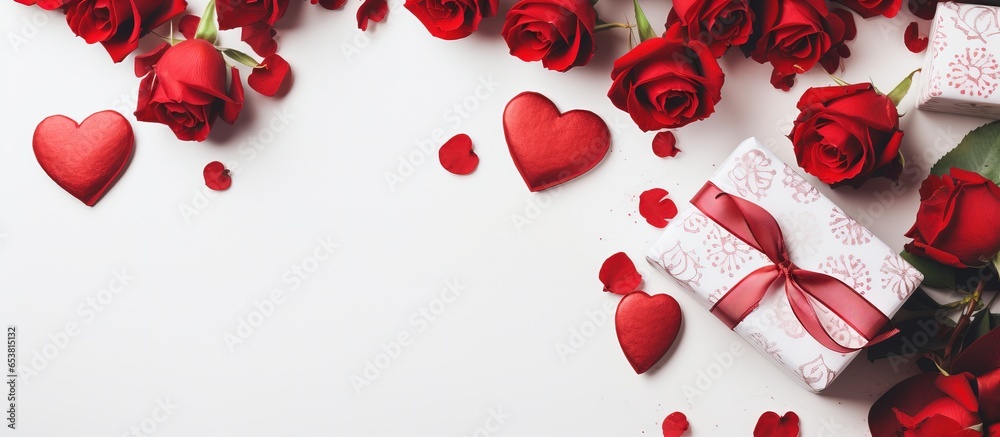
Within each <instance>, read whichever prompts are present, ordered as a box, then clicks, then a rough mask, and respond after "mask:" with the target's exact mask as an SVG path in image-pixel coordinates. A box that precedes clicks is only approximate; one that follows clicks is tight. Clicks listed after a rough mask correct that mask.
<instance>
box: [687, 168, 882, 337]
mask: <svg viewBox="0 0 1000 437" xmlns="http://www.w3.org/2000/svg"><path fill="white" fill-rule="evenodd" d="M691 203H692V204H693V205H694V206H695V207H696V208H698V209H699V210H701V212H703V213H704V214H705V215H706V216H708V218H710V219H712V221H714V222H716V223H718V224H719V225H720V226H722V227H723V228H725V229H726V230H727V231H729V232H730V233H731V234H733V235H735V236H736V237H737V238H739V239H740V240H743V242H744V243H746V244H748V245H750V246H751V247H753V248H754V249H757V250H758V251H760V252H761V253H763V254H764V255H765V256H767V258H768V259H769V260H771V262H772V264H771V265H767V266H764V267H761V268H759V269H757V270H754V271H753V272H750V274H748V275H747V276H746V277H745V278H743V279H741V280H740V281H739V282H738V283H736V285H734V286H733V288H732V289H731V290H730V291H729V292H728V293H726V294H725V295H724V296H722V298H721V299H719V301H718V302H716V303H715V305H714V306H713V307H712V309H711V311H712V314H715V315H716V317H718V318H719V319H720V320H722V322H723V323H725V324H726V326H729V328H730V329H734V328H736V326H737V325H739V324H740V322H742V321H743V319H745V318H746V317H747V316H748V315H749V314H750V313H751V312H753V311H754V310H755V309H757V306H758V305H760V302H761V300H763V299H764V295H766V294H767V291H768V290H769V289H770V288H771V286H772V285H773V284H774V283H775V282H777V281H783V282H784V285H785V287H784V288H785V296H787V297H788V302H789V304H790V305H791V307H792V312H793V313H794V314H795V317H796V318H797V319H799V322H801V323H802V326H803V327H804V328H805V330H806V332H808V333H809V335H811V336H812V337H813V338H815V339H816V340H817V341H818V342H819V343H820V344H822V345H823V346H825V347H826V348H828V349H830V350H832V351H836V352H840V353H850V352H855V351H857V350H859V349H860V348H852V347H847V346H844V345H842V344H840V343H838V342H837V341H836V340H834V339H833V337H832V336H831V335H830V333H829V332H827V330H826V329H825V328H824V327H823V322H822V321H820V318H819V315H817V314H816V309H815V308H814V307H813V303H812V302H811V301H810V298H812V299H815V300H816V301H817V302H819V303H820V304H822V305H823V306H825V307H826V308H828V309H830V311H832V312H833V313H834V314H835V315H836V316H837V317H839V318H841V319H842V320H844V322H846V323H847V324H848V325H849V326H850V327H851V328H853V329H854V330H855V331H857V332H858V334H861V336H862V337H864V339H865V340H866V341H867V344H865V346H862V347H866V346H869V345H872V344H875V343H878V342H880V341H883V340H885V339H887V338H889V337H892V336H893V335H895V334H896V333H897V332H898V330H896V329H891V330H889V331H885V332H883V328H885V327H886V325H888V324H889V318H888V317H886V316H885V314H882V311H879V309H878V308H876V307H875V306H874V305H872V304H871V302H868V300H867V299H865V298H864V297H863V296H861V295H860V294H859V293H858V292H857V291H855V290H854V289H853V288H851V287H850V286H848V285H847V284H845V283H843V282H841V281H840V280H839V279H837V278H834V277H832V276H829V275H826V274H823V273H817V272H812V271H809V270H804V269H801V268H799V267H798V266H796V265H795V264H793V263H792V261H791V260H790V259H789V256H788V251H787V250H786V249H785V239H784V237H783V236H782V235H781V228H779V227H778V222H776V221H775V220H774V217H773V216H771V214H770V213H768V212H767V211H765V210H764V208H761V207H760V206H758V205H756V204H754V203H753V202H750V201H748V200H745V199H743V198H740V197H736V196H733V195H730V194H729V193H726V192H724V191H722V190H720V189H719V187H717V186H715V184H713V183H712V182H711V181H709V182H708V183H706V184H705V186H704V187H702V189H701V191H699V192H698V194H696V195H695V196H694V199H692V200H691Z"/></svg>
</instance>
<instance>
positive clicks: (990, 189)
mask: <svg viewBox="0 0 1000 437" xmlns="http://www.w3.org/2000/svg"><path fill="white" fill-rule="evenodd" d="M906 236H907V237H908V238H912V239H913V242H911V243H908V244H907V245H906V247H905V249H906V251H907V252H910V253H912V254H914V255H917V256H921V257H924V258H930V259H932V260H934V261H937V262H939V263H942V264H947V265H949V266H954V267H959V268H965V267H978V266H982V265H984V264H986V263H987V262H989V260H990V259H992V258H993V257H995V256H996V255H997V253H998V252H1000V187H997V184H995V183H993V181H991V180H989V179H986V178H984V177H982V176H980V175H979V174H977V173H973V172H970V171H966V170H962V169H958V168H952V169H951V174H948V175H944V176H936V175H930V176H928V177H927V179H926V180H925V181H924V183H923V185H921V187H920V208H919V209H918V210H917V221H916V223H914V224H913V227H912V228H910V230H909V232H907V233H906Z"/></svg>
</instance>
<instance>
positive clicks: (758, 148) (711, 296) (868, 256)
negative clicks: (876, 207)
mask: <svg viewBox="0 0 1000 437" xmlns="http://www.w3.org/2000/svg"><path fill="white" fill-rule="evenodd" d="M709 181H710V182H712V183H714V184H715V185H716V186H717V187H718V188H719V189H721V190H722V191H724V192H726V193H729V194H730V195H732V196H734V197H737V198H742V199H745V200H747V201H750V202H753V203H754V204H756V205H758V206H760V207H761V208H763V209H764V210H766V211H767V212H768V213H770V214H771V215H772V216H773V217H774V218H775V220H776V221H777V224H778V227H779V228H780V229H781V233H782V235H783V238H784V240H785V244H786V247H787V252H788V256H789V259H790V260H791V261H792V262H793V263H794V265H795V266H798V267H799V268H802V269H805V270H811V271H813V272H819V273H823V274H826V275H828V276H831V277H833V278H836V279H838V280H840V281H841V282H843V283H844V284H846V285H847V286H849V287H850V288H853V289H854V290H855V291H856V292H857V293H858V294H860V295H861V297H862V298H863V299H864V300H867V301H868V302H869V303H870V304H871V305H872V306H874V307H875V308H877V309H878V311H880V312H881V313H882V314H884V315H885V316H886V317H889V318H891V317H892V315H893V314H895V313H896V311H898V310H899V308H900V307H901V306H902V305H903V302H904V301H905V300H906V298H907V297H909V296H910V294H911V293H912V292H913V290H914V289H916V287H917V286H918V285H919V284H920V282H921V281H922V280H923V276H922V275H921V274H920V272H918V271H917V270H916V269H914V268H913V267H912V266H911V265H910V264H908V263H907V262H906V261H904V260H903V259H902V258H901V257H900V256H899V255H898V254H897V253H896V252H895V251H893V250H892V249H890V248H889V246H887V245H886V244H885V243H883V242H882V241H880V240H879V239H878V238H876V237H875V236H874V235H872V233H871V232H870V231H868V230H867V229H865V228H864V226H862V225H861V224H860V223H858V222H856V221H855V220H854V219H852V218H851V217H849V216H848V215H847V214H845V213H844V211H843V210H841V209H840V208H838V207H837V206H836V205H834V204H833V202H831V201H830V200H829V199H827V198H826V197H825V196H823V195H822V194H821V193H820V192H819V191H818V190H816V188H815V187H813V186H812V185H810V184H809V183H808V182H807V181H806V180H805V179H803V178H802V176H800V175H799V174H798V173H797V172H796V171H795V170H793V169H792V168H790V167H789V166H787V165H785V164H784V163H783V162H782V161H781V160H780V159H779V158H777V157H776V156H774V155H773V154H772V153H771V152H770V151H768V150H766V149H764V148H763V146H762V145H761V144H760V142H758V141H757V140H756V139H754V138H750V139H748V140H746V141H744V142H743V143H742V144H740V146H739V147H737V148H736V151H735V152H733V154H732V155H731V156H730V157H729V158H728V159H727V160H726V161H725V162H724V163H723V164H722V165H721V166H720V168H719V170H718V171H717V172H716V174H715V175H714V176H713V177H712V178H711V179H710V180H709ZM647 259H648V260H649V262H650V263H652V264H653V265H654V266H656V267H657V268H658V269H660V270H661V271H663V272H665V273H666V274H667V275H668V276H670V277H672V278H673V279H675V280H676V281H677V282H678V283H679V284H680V285H681V286H682V287H683V288H684V289H686V290H688V291H689V292H690V294H691V295H692V296H693V297H694V298H695V299H696V300H698V301H699V302H701V303H702V304H703V305H704V306H705V307H706V308H709V309H711V308H712V307H713V306H714V305H715V303H716V302H718V301H719V299H720V298H722V297H723V296H725V295H726V294H727V293H728V292H729V291H730V290H731V289H732V288H733V287H734V286H735V285H737V283H739V282H740V281H741V280H742V279H743V278H745V277H747V275H748V274H749V273H750V272H753V271H754V270H757V269H758V268H762V267H767V266H773V265H775V264H774V263H773V262H772V261H771V260H769V259H768V258H767V257H766V256H765V255H764V254H763V253H762V252H760V251H758V250H757V249H755V248H754V247H751V246H750V245H748V244H746V243H745V242H744V241H743V240H740V239H739V238H738V237H736V236H735V235H733V234H732V233H730V232H729V231H727V230H726V229H725V228H724V227H722V226H720V225H719V224H718V223H715V222H714V221H712V219H710V218H709V217H708V216H706V215H705V214H704V213H703V212H702V211H700V210H699V209H698V208H697V207H695V206H694V205H691V204H690V203H689V204H688V205H687V207H686V208H684V210H683V211H682V212H681V213H680V214H678V215H677V217H676V218H674V219H673V220H672V221H671V222H670V223H669V224H668V225H667V227H666V228H665V230H664V232H663V235H662V236H661V237H660V239H659V240H658V241H657V242H656V244H655V245H654V246H653V247H652V249H650V251H649V253H648V255H647ZM783 287H784V285H783V284H782V281H778V282H777V283H776V285H772V287H771V289H770V290H769V292H768V293H767V294H766V295H765V297H764V299H763V300H762V301H761V302H760V305H759V306H758V307H757V308H756V309H755V310H753V311H751V312H750V313H749V314H748V315H747V317H746V318H745V319H743V320H742V322H740V323H739V324H738V325H736V327H735V328H734V331H735V332H736V333H737V334H739V335H740V336H742V337H743V338H744V339H745V340H746V341H747V342H748V343H750V344H751V345H752V346H753V347H754V348H756V349H757V350H759V351H760V352H761V354H763V355H764V356H765V357H767V358H769V359H770V360H771V361H772V362H773V363H774V364H775V365H777V366H778V367H779V368H781V369H783V370H784V372H785V373H787V374H788V375H789V376H790V377H792V379H794V380H795V381H797V382H798V383H800V384H801V385H802V386H804V387H805V388H807V389H808V390H810V391H813V392H819V391H822V390H823V389H825V388H827V387H828V386H829V385H830V383H832V382H833V380H834V379H835V378H836V377H837V376H838V375H840V374H841V373H842V372H843V371H844V369H845V368H846V367H847V365H848V364H849V363H850V362H851V360H853V359H854V357H855V356H857V354H858V352H856V351H855V352H848V353H840V352H835V351H834V350H831V349H828V348H827V347H826V346H824V345H823V344H821V343H820V342H819V341H818V340H816V339H815V338H814V337H812V336H811V335H810V334H809V332H807V331H806V329H805V328H804V327H803V325H802V323H800V321H799V320H798V318H797V317H796V316H795V314H794V313H793V311H792V309H791V306H790V303H789V300H788V297H786V295H785V293H784V292H783V291H784V289H783ZM847 291H850V290H847ZM808 301H809V302H810V303H811V304H812V306H813V307H814V308H815V309H816V310H817V311H816V313H817V314H818V315H819V319H820V321H821V322H822V326H823V327H824V329H825V331H826V332H827V333H829V334H830V336H831V337H832V338H833V339H834V340H835V341H836V342H837V343H839V344H840V345H843V346H848V347H851V348H858V347H861V346H864V345H865V343H866V341H865V339H864V338H863V337H862V336H861V335H860V334H858V332H856V331H855V330H854V329H853V328H852V327H851V326H849V325H848V323H846V322H845V321H844V320H842V319H841V318H839V317H838V316H837V315H835V314H834V311H830V310H829V309H828V308H826V307H824V306H823V305H822V304H820V303H819V302H818V301H817V300H815V299H812V298H811V297H810V298H809V300H808ZM862 302H863V301H862ZM687 316H688V317H699V316H700V317H715V316H713V315H712V314H710V313H709V312H707V311H706V312H705V314H704V315H687Z"/></svg>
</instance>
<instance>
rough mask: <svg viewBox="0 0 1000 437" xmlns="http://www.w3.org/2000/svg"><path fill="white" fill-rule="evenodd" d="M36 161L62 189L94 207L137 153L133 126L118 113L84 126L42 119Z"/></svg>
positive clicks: (106, 113) (34, 143)
mask: <svg viewBox="0 0 1000 437" xmlns="http://www.w3.org/2000/svg"><path fill="white" fill-rule="evenodd" d="M31 142H32V147H33V148H34V151H35V159H37V160H38V164H40V165H41V166H42V170H45V173H46V174H48V175H49V177H50V178H52V180H53V181H55V183H56V184H58V185H59V186H60V187H62V189H64V190H66V191H67V192H68V193H69V194H72V195H73V197H76V198H77V199H80V201H82V202H83V203H84V204H86V205H87V206H94V204H95V203H97V201H98V200H100V199H101V197H102V196H104V193H106V192H107V191H108V190H109V189H111V186H112V185H114V183H115V181H116V180H118V177H119V176H121V174H122V172H124V171H125V168H126V167H128V164H129V161H130V160H131V159H132V154H133V153H134V152H135V136H134V134H133V133H132V125H131V124H129V122H128V120H126V119H125V117H122V115H121V114H119V113H117V112H115V111H101V112H98V113H95V114H93V115H91V116H90V117H87V119H86V120H84V121H83V123H80V124H77V123H76V121H73V120H72V119H70V118H68V117H65V116H62V115H53V116H51V117H48V118H46V119H45V120H42V122H41V123H38V127H36V128H35V134H34V137H33V138H32V141H31Z"/></svg>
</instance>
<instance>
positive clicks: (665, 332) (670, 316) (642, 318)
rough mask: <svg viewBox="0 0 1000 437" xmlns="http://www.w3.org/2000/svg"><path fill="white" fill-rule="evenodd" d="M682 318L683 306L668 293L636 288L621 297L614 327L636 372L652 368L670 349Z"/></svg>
mask: <svg viewBox="0 0 1000 437" xmlns="http://www.w3.org/2000/svg"><path fill="white" fill-rule="evenodd" d="M681 319H682V316H681V307H680V305H678V304H677V301H676V300H674V298H673V297H670V296H669V295H666V294H657V295H655V296H650V295H648V294H646V293H645V292H643V291H633V292H631V293H629V294H627V295H625V297H623V298H622V300H621V302H619V303H618V309H617V311H615V331H616V332H617V333H618V344H620V345H621V347H622V352H625V358H626V359H628V362H629V364H631V365H632V368H633V369H635V373H644V372H645V371H647V370H649V369H650V368H652V367H653V365H654V364H656V362H657V361H660V358H662V357H663V354H665V353H667V351H668V350H669V349H670V346H671V345H673V344H674V340H675V339H676V338H677V332H678V331H680V328H681Z"/></svg>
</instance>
